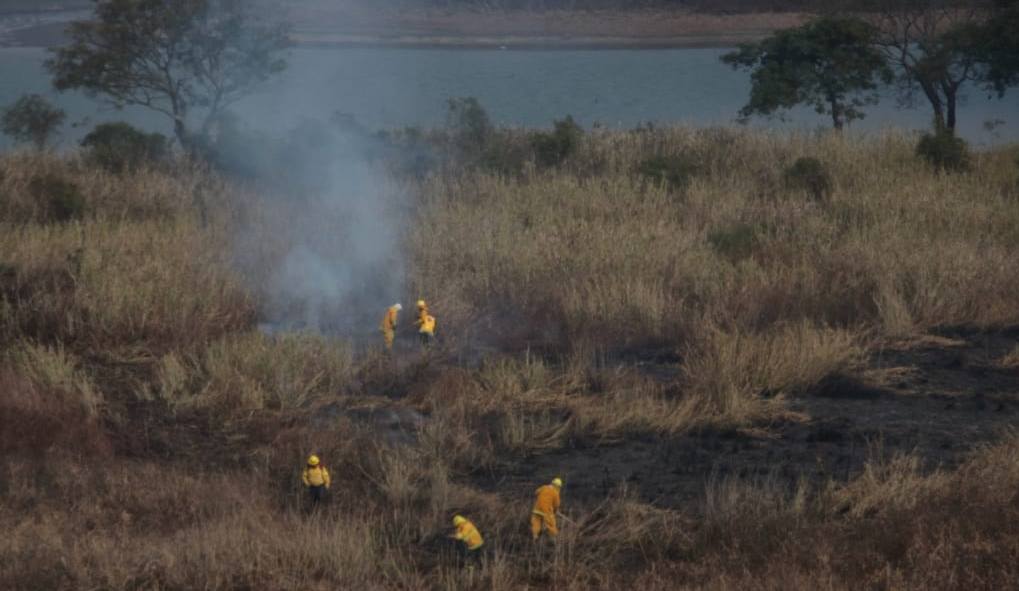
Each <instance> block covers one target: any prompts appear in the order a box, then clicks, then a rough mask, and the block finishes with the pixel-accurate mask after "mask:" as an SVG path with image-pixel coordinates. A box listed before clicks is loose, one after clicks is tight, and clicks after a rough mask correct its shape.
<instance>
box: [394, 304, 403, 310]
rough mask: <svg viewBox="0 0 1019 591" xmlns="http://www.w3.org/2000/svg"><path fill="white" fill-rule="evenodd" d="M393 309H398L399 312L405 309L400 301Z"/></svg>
mask: <svg viewBox="0 0 1019 591" xmlns="http://www.w3.org/2000/svg"><path fill="white" fill-rule="evenodd" d="M393 309H394V310H396V311H397V312H399V311H400V310H403V306H402V305H400V303H399V302H397V303H395V304H393Z"/></svg>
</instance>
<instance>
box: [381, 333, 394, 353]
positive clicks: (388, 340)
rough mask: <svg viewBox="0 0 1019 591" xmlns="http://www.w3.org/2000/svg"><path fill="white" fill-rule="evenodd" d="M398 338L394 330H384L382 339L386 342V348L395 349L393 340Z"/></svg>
mask: <svg viewBox="0 0 1019 591" xmlns="http://www.w3.org/2000/svg"><path fill="white" fill-rule="evenodd" d="M395 337H396V332H395V331H392V330H383V331H382V338H383V339H384V340H385V341H386V348H387V349H392V348H393V339H394V338H395Z"/></svg>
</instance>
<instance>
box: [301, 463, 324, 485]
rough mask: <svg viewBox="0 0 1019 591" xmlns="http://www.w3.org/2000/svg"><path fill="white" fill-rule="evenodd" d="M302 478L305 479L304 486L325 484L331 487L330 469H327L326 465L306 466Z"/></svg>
mask: <svg viewBox="0 0 1019 591" xmlns="http://www.w3.org/2000/svg"><path fill="white" fill-rule="evenodd" d="M301 480H303V481H304V486H324V487H326V488H329V485H330V484H331V482H330V480H329V470H326V468H325V466H315V467H312V466H308V467H306V468H305V469H304V473H303V474H301Z"/></svg>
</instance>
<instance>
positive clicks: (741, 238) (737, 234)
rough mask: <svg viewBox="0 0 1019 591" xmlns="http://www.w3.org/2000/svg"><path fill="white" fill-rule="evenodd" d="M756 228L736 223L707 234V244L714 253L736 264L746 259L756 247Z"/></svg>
mask: <svg viewBox="0 0 1019 591" xmlns="http://www.w3.org/2000/svg"><path fill="white" fill-rule="evenodd" d="M757 240H758V239H757V228H755V227H754V226H752V225H750V224H747V223H738V224H733V225H731V226H727V227H724V228H717V229H715V230H712V231H711V232H709V233H708V243H709V244H711V247H712V248H714V249H715V252H717V253H718V254H720V255H721V256H723V257H725V258H727V259H729V261H730V262H733V263H736V262H738V261H741V260H743V259H745V258H748V257H749V256H750V255H752V254H753V253H754V248H755V247H756V246H757Z"/></svg>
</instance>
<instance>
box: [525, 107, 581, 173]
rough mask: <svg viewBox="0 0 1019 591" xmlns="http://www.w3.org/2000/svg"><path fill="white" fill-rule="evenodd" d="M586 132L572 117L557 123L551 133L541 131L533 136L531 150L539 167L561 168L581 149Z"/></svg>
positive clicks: (568, 116)
mask: <svg viewBox="0 0 1019 591" xmlns="http://www.w3.org/2000/svg"><path fill="white" fill-rule="evenodd" d="M583 138H584V130H583V129H582V128H581V127H580V126H579V125H577V122H576V121H574V120H573V117H571V116H570V115H567V116H566V119H562V120H560V121H555V122H554V126H553V129H552V131H551V132H544V131H539V132H535V133H533V134H531V139H530V143H531V149H532V150H534V159H535V161H536V162H537V163H538V165H539V166H544V167H549V168H550V167H553V166H559V165H560V164H562V163H563V161H565V160H566V159H567V158H569V157H570V156H572V155H573V154H575V153H576V152H577V150H578V149H579V148H580V142H581V140H582V139H583Z"/></svg>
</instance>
